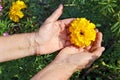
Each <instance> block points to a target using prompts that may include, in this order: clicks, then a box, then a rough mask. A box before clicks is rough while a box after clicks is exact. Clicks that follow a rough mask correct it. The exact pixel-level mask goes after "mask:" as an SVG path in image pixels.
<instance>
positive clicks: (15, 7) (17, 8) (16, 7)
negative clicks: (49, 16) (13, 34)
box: [9, 0, 26, 22]
mask: <svg viewBox="0 0 120 80" xmlns="http://www.w3.org/2000/svg"><path fill="white" fill-rule="evenodd" d="M24 8H26V5H25V3H24V2H23V1H20V0H18V1H16V2H13V3H12V6H11V8H10V11H9V16H10V19H11V20H13V21H14V22H19V19H20V18H23V16H24V14H23V12H22V11H21V9H24Z"/></svg>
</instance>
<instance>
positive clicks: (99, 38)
mask: <svg viewBox="0 0 120 80" xmlns="http://www.w3.org/2000/svg"><path fill="white" fill-rule="evenodd" d="M101 42H102V33H101V32H98V33H97V35H96V40H95V42H93V45H92V47H91V49H90V51H93V50H94V49H96V48H98V47H101Z"/></svg>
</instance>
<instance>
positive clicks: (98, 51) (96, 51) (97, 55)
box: [92, 47, 105, 58]
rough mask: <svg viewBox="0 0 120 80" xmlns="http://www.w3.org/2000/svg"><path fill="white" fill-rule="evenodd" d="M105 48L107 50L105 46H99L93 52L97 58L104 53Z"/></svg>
mask: <svg viewBox="0 0 120 80" xmlns="http://www.w3.org/2000/svg"><path fill="white" fill-rule="evenodd" d="M104 50H105V48H104V47H99V48H97V49H96V50H94V51H93V52H92V55H93V56H96V58H98V57H100V56H101V55H102V53H103V51H104Z"/></svg>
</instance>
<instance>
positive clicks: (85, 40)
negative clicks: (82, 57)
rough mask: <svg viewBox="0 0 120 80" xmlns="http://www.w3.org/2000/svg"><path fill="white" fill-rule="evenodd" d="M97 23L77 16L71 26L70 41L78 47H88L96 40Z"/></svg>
mask: <svg viewBox="0 0 120 80" xmlns="http://www.w3.org/2000/svg"><path fill="white" fill-rule="evenodd" d="M95 27H96V26H95V24H93V23H91V22H90V21H89V20H87V19H86V18H77V19H75V20H74V21H73V22H72V23H71V24H70V26H69V32H70V42H71V44H74V45H75V46H78V47H86V46H89V45H90V44H91V42H92V41H95V38H96V31H95Z"/></svg>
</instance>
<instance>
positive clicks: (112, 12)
mask: <svg viewBox="0 0 120 80" xmlns="http://www.w3.org/2000/svg"><path fill="white" fill-rule="evenodd" d="M14 1H16V0H2V6H3V10H2V11H1V12H0V13H2V15H1V16H0V35H1V36H2V35H3V33H4V32H8V33H9V34H10V35H12V34H18V33H26V32H33V31H36V30H38V29H39V27H40V25H41V24H42V23H43V22H44V20H45V19H46V18H47V17H48V16H49V15H50V14H51V13H52V12H53V11H54V10H55V9H56V8H57V7H58V5H59V4H61V3H62V4H63V5H64V12H63V14H62V16H61V17H60V19H64V18H71V17H74V18H76V17H85V18H87V19H89V20H90V21H92V22H93V23H95V24H96V26H97V28H98V29H99V30H100V31H101V32H102V33H103V43H102V45H103V46H105V48H106V50H105V51H104V53H103V55H102V56H101V57H100V58H99V59H98V60H97V61H96V62H95V63H94V64H93V65H92V66H91V67H90V68H87V69H84V70H82V71H77V72H76V73H74V74H73V76H72V77H71V78H70V80H120V0H23V1H24V2H25V3H26V5H27V8H26V9H24V10H23V12H24V14H25V16H24V18H22V19H21V20H20V22H19V23H14V22H12V21H11V20H10V19H9V16H8V12H9V9H10V6H11V5H12V2H14ZM57 53H58V52H55V54H49V55H42V56H31V57H26V58H22V59H17V60H14V61H9V62H4V63H0V80H29V79H30V78H31V77H32V76H34V75H35V74H36V73H37V72H38V71H40V70H41V69H43V68H44V67H45V66H46V65H48V64H49V63H50V62H51V61H52V60H53V59H54V58H55V56H56V55H57Z"/></svg>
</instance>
